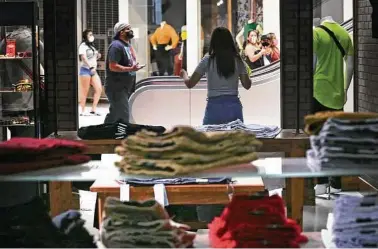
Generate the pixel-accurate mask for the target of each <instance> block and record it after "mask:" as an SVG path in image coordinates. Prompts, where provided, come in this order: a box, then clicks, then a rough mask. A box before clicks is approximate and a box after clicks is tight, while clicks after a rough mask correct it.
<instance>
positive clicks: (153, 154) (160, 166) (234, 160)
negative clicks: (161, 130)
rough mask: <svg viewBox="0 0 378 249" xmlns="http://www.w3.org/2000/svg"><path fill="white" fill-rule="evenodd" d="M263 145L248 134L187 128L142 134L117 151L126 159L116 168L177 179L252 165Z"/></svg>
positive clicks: (131, 137) (130, 139) (126, 141)
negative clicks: (220, 169)
mask: <svg viewBox="0 0 378 249" xmlns="http://www.w3.org/2000/svg"><path fill="white" fill-rule="evenodd" d="M261 145H262V144H261V142H259V141H258V140H257V139H256V137H255V135H253V134H249V133H246V132H244V131H229V132H215V133H211V134H206V133H202V132H199V131H196V130H195V129H193V128H191V127H184V126H183V127H176V128H174V129H173V130H172V131H170V132H168V133H165V134H157V133H153V132H147V131H142V132H139V133H137V134H136V135H134V136H130V137H128V139H126V140H124V141H123V142H122V146H119V147H117V148H116V153H117V154H118V155H120V156H123V160H121V162H117V163H116V165H117V166H118V167H119V168H121V169H122V170H123V171H124V172H126V173H129V174H144V175H158V176H176V175H180V174H181V175H183V174H188V173H192V172H195V171H201V170H206V169H210V168H216V167H222V166H230V165H237V164H243V163H249V162H251V161H253V160H255V159H257V154H256V150H257V149H259V148H260V147H261Z"/></svg>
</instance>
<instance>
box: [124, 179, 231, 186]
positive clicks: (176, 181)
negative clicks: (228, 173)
mask: <svg viewBox="0 0 378 249" xmlns="http://www.w3.org/2000/svg"><path fill="white" fill-rule="evenodd" d="M123 182H124V183H127V184H130V185H133V186H153V185H155V184H164V185H192V184H229V183H231V182H232V180H231V178H230V177H213V178H192V177H180V178H150V179H137V178H134V179H127V180H125V181H123Z"/></svg>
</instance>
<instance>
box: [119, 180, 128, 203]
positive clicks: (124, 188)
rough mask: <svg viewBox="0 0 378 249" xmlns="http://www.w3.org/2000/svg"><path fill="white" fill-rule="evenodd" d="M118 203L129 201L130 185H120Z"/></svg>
mask: <svg viewBox="0 0 378 249" xmlns="http://www.w3.org/2000/svg"><path fill="white" fill-rule="evenodd" d="M119 200H120V201H130V185H129V184H122V185H121V189H120V197H119Z"/></svg>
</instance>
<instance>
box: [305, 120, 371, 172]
mask: <svg viewBox="0 0 378 249" xmlns="http://www.w3.org/2000/svg"><path fill="white" fill-rule="evenodd" d="M377 137H378V118H376V119H354V120H348V119H336V118H330V119H328V120H327V121H326V122H325V123H324V125H323V127H322V129H321V130H320V132H319V134H318V135H317V136H311V137H310V141H311V149H310V150H308V151H307V160H308V165H309V166H310V167H311V168H312V169H314V170H316V171H318V170H320V169H332V168H345V169H356V168H359V167H361V165H363V166H364V167H365V168H370V167H371V168H376V167H377V166H376V165H378V140H377Z"/></svg>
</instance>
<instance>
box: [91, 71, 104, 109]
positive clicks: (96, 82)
mask: <svg viewBox="0 0 378 249" xmlns="http://www.w3.org/2000/svg"><path fill="white" fill-rule="evenodd" d="M91 85H92V86H93V89H94V95H93V104H92V110H91V113H92V114H95V115H99V114H97V112H96V108H97V105H98V102H99V101H100V97H101V93H102V84H101V79H100V77H99V76H98V74H97V73H96V74H95V75H93V76H92V78H91Z"/></svg>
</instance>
